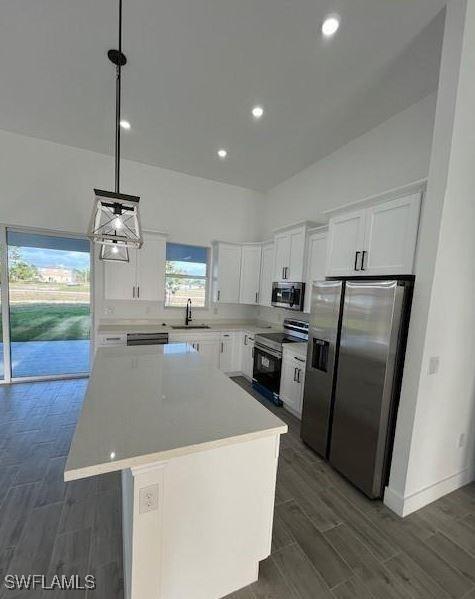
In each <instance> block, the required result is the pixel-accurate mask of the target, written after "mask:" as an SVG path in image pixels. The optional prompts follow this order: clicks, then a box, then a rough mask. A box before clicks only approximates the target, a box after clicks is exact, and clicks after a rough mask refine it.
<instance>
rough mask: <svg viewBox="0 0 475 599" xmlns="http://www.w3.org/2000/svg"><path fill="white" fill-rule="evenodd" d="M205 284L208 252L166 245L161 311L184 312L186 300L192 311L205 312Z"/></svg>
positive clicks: (188, 247)
mask: <svg viewBox="0 0 475 599" xmlns="http://www.w3.org/2000/svg"><path fill="white" fill-rule="evenodd" d="M208 284H209V249H208V248H207V247H201V246H195V245H186V244H182V243H167V251H166V264H165V307H167V308H184V307H185V306H186V302H187V301H188V298H190V299H191V303H192V307H193V308H205V307H206V306H207V303H208ZM177 328H179V327H177ZM183 328H187V329H191V328H206V327H203V326H200V327H198V326H194V327H193V326H186V327H185V326H183Z"/></svg>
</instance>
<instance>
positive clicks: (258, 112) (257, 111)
mask: <svg viewBox="0 0 475 599" xmlns="http://www.w3.org/2000/svg"><path fill="white" fill-rule="evenodd" d="M252 116H253V117H254V118H255V119H256V120H259V119H260V118H261V117H262V116H264V109H263V108H262V106H254V108H253V109H252Z"/></svg>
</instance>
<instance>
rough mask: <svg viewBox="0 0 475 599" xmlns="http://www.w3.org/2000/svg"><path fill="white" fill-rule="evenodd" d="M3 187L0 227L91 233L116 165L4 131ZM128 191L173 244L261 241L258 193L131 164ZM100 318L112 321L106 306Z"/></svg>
mask: <svg viewBox="0 0 475 599" xmlns="http://www.w3.org/2000/svg"><path fill="white" fill-rule="evenodd" d="M124 143H127V142H126V140H124ZM0 181H1V186H0V221H1V222H3V223H5V224H8V225H19V226H31V227H42V228H47V229H54V230H59V231H69V232H74V233H85V232H86V230H87V226H88V223H89V218H90V214H91V210H92V200H93V191H92V190H93V188H94V187H98V188H102V189H112V188H113V183H114V163H113V158H112V157H111V156H106V155H103V154H97V153H95V152H90V151H86V150H80V149H77V148H72V147H69V146H63V145H59V144H55V143H51V142H48V141H43V140H39V139H33V138H30V137H25V136H21V135H16V134H13V133H8V132H5V131H0ZM121 191H123V192H124V193H130V194H134V195H139V196H140V197H141V201H140V204H141V211H142V222H143V226H144V228H146V229H151V230H158V231H160V232H163V233H167V234H168V235H169V238H170V240H173V241H181V242H186V243H191V244H202V245H209V244H210V242H211V241H212V240H213V239H226V240H229V241H255V240H256V239H257V238H258V233H259V231H258V229H259V224H258V218H257V215H258V210H259V204H260V202H261V201H262V200H263V197H262V195H261V194H259V193H257V192H254V191H250V190H247V189H243V188H240V187H234V186H232V185H226V184H222V183H217V182H214V181H208V180H205V179H201V178H198V177H192V176H189V175H185V174H181V173H177V172H174V171H170V170H166V169H161V168H157V167H152V166H148V165H144V164H139V163H136V162H130V161H126V160H124V161H123V162H122V164H121ZM99 282H100V281H99ZM108 308H112V309H113V313H112V314H108V315H107V316H109V317H131V318H140V317H147V318H152V317H153V318H164V317H167V318H170V317H172V318H176V317H177V316H178V314H179V313H180V316H181V311H179V312H178V311H175V310H173V311H169V310H167V311H164V310H163V309H162V308H161V306H159V305H158V304H154V303H151V304H148V305H147V303H142V302H140V303H136V304H134V305H131V304H129V303H125V302H114V303H113V304H111V303H110V304H109V305H108ZM250 310H251V312H249V311H250ZM252 310H253V309H252V308H248V307H239V308H235V307H233V308H230V307H226V306H223V307H221V306H220V307H219V312H218V314H214V311H211V312H210V313H207V314H202V315H201V316H202V317H206V318H208V317H216V318H226V317H229V316H233V317H235V318H239V317H242V318H244V317H248V316H249V314H252V315H254V314H255V310H254V311H252ZM97 316H98V317H99V318H100V317H102V316H105V314H104V308H103V306H101V305H98V311H97Z"/></svg>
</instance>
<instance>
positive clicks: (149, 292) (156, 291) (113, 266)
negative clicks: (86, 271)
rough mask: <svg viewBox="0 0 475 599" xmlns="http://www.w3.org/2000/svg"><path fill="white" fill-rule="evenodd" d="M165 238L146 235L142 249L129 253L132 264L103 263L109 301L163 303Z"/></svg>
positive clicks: (106, 293) (106, 294)
mask: <svg viewBox="0 0 475 599" xmlns="http://www.w3.org/2000/svg"><path fill="white" fill-rule="evenodd" d="M165 254H166V239H165V237H163V236H162V235H158V234H153V233H145V234H144V243H143V246H142V247H141V248H140V249H139V250H134V249H132V250H129V262H117V263H115V262H104V297H105V299H106V300H143V301H163V300H164V297H165Z"/></svg>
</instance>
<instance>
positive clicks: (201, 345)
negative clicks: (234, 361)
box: [193, 339, 219, 367]
mask: <svg viewBox="0 0 475 599" xmlns="http://www.w3.org/2000/svg"><path fill="white" fill-rule="evenodd" d="M193 347H194V348H195V349H196V350H197V351H198V352H199V354H200V356H202V357H203V359H204V360H205V361H206V362H207V363H208V364H210V365H211V366H214V367H218V366H219V341H218V339H198V340H197V341H195V342H194V343H193Z"/></svg>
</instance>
